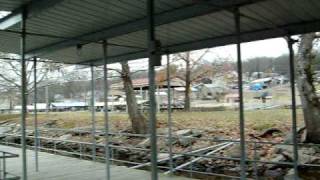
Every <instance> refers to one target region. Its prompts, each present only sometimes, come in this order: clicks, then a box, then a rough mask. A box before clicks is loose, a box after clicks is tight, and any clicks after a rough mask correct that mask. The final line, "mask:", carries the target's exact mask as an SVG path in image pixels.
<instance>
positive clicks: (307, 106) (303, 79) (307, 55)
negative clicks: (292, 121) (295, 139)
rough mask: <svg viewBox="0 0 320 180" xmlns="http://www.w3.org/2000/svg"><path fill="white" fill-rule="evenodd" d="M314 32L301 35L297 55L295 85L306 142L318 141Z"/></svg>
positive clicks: (319, 99) (319, 100) (319, 105)
mask: <svg viewBox="0 0 320 180" xmlns="http://www.w3.org/2000/svg"><path fill="white" fill-rule="evenodd" d="M316 38H317V35H316V33H310V34H305V35H302V36H301V38H300V44H299V49H298V56H297V60H296V61H297V85H298V90H299V92H300V98H301V103H302V108H303V115H304V121H305V126H306V131H307V134H306V139H305V140H306V142H311V143H320V119H319V117H320V97H319V96H318V95H317V93H316V88H315V84H314V82H315V80H314V67H313V64H314V63H313V62H314V60H315V53H314V51H313V47H314V44H315V39H316Z"/></svg>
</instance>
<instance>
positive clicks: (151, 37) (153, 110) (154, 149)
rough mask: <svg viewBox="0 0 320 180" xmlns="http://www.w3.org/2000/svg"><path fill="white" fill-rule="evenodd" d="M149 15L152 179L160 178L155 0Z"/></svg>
mask: <svg viewBox="0 0 320 180" xmlns="http://www.w3.org/2000/svg"><path fill="white" fill-rule="evenodd" d="M147 17H148V33H147V36H148V37H147V39H148V44H149V72H148V73H149V102H150V107H149V123H150V124H149V132H150V141H151V143H150V144H151V179H152V180H158V167H157V160H158V157H157V156H158V153H157V126H156V124H157V122H156V121H157V120H156V118H157V117H156V114H157V109H156V108H157V104H156V97H155V90H156V87H155V86H156V84H155V70H154V65H155V64H156V62H155V61H156V60H157V59H156V58H157V57H156V56H157V55H156V52H155V51H154V44H153V43H154V42H155V25H154V0H148V1H147Z"/></svg>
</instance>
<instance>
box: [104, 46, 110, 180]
mask: <svg viewBox="0 0 320 180" xmlns="http://www.w3.org/2000/svg"><path fill="white" fill-rule="evenodd" d="M107 48H108V47H107V41H106V40H104V41H103V44H102V49H103V89H104V96H103V101H104V124H105V126H104V131H105V156H106V159H105V160H106V179H107V180H110V164H109V163H110V153H109V116H108V88H109V87H108V71H107V62H108V49H107Z"/></svg>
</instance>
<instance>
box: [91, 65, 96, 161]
mask: <svg viewBox="0 0 320 180" xmlns="http://www.w3.org/2000/svg"><path fill="white" fill-rule="evenodd" d="M90 70H91V125H92V127H91V128H92V131H91V135H92V160H93V161H95V160H96V137H95V134H96V114H95V88H96V84H95V74H94V73H95V72H94V71H95V68H94V66H91V67H90Z"/></svg>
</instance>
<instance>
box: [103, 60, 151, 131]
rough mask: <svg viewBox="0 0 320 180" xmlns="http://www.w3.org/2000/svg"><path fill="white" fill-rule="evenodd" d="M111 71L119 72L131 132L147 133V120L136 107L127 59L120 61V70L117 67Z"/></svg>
mask: <svg viewBox="0 0 320 180" xmlns="http://www.w3.org/2000/svg"><path fill="white" fill-rule="evenodd" d="M109 70H111V71H115V72H117V73H119V74H120V77H121V79H122V81H123V86H124V90H125V93H126V102H127V108H128V114H129V118H130V121H131V127H132V131H133V133H136V134H146V133H147V130H148V129H147V128H148V127H147V120H146V118H145V117H144V116H143V115H142V114H141V112H140V111H139V108H138V103H137V99H136V95H135V92H134V88H133V84H132V79H131V75H132V73H131V72H130V67H129V64H128V62H127V61H125V62H122V63H121V70H118V69H110V68H109Z"/></svg>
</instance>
